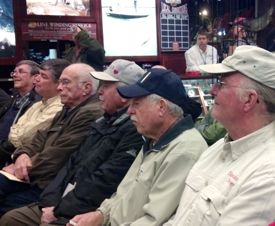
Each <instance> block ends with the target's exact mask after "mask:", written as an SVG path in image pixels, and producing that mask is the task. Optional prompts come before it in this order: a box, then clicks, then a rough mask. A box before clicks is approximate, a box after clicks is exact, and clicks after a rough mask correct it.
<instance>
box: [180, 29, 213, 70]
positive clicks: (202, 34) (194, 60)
mask: <svg viewBox="0 0 275 226" xmlns="http://www.w3.org/2000/svg"><path fill="white" fill-rule="evenodd" d="M208 42H209V34H208V33H207V31H204V30H201V31H199V32H198V34H197V43H196V44H195V45H194V46H192V47H191V48H190V49H188V50H187V51H186V52H185V54H184V55H185V61H186V72H200V69H199V65H204V64H215V63H217V62H218V53H217V49H216V48H215V47H213V46H211V45H208Z"/></svg>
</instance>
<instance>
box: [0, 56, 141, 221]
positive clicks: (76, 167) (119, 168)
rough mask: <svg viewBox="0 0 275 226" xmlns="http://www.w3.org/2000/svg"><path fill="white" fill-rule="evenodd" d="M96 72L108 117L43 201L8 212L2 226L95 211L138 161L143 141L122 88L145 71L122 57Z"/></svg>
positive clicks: (91, 133) (95, 128)
mask: <svg viewBox="0 0 275 226" xmlns="http://www.w3.org/2000/svg"><path fill="white" fill-rule="evenodd" d="M91 74H92V76H93V77H94V78H96V79H98V80H100V81H101V86H100V88H99V91H98V94H99V99H100V102H101V108H102V109H103V110H104V117H101V118H99V119H98V120H97V121H96V122H95V123H92V124H91V129H90V131H89V136H88V137H87V138H86V140H85V141H84V142H83V144H82V145H81V147H80V148H79V150H78V151H77V153H75V154H74V155H73V156H71V158H70V160H69V162H68V163H67V164H66V165H65V166H64V167H63V168H62V169H61V170H60V171H59V173H58V175H57V176H56V178H55V179H54V180H53V181H52V182H51V183H50V184H49V185H48V186H47V187H46V189H45V190H44V192H43V193H42V195H41V196H40V197H41V199H40V202H39V203H34V204H33V205H30V206H26V207H23V208H20V209H15V210H14V211H10V212H8V213H7V214H6V215H4V216H3V217H2V219H1V221H0V225H1V226H4V225H14V226H15V225H16V226H20V225H28V226H32V225H64V224H66V223H67V222H68V221H69V219H70V218H72V217H74V216H75V215H77V214H81V213H84V212H87V211H92V210H95V209H97V208H98V207H99V205H100V203H101V202H102V201H103V200H104V199H105V198H107V197H110V196H111V195H112V193H113V192H115V190H116V188H117V185H118V184H119V182H120V181H121V180H122V178H123V176H124V175H125V173H126V172H127V170H128V168H129V167H130V166H131V164H132V162H133V161H134V159H135V157H136V154H137V152H138V151H139V149H140V148H141V145H142V143H143V139H142V137H141V135H140V134H138V133H137V130H136V128H135V126H134V125H133V123H132V122H131V120H130V116H129V115H128V114H127V113H126V111H127V106H128V100H127V99H125V98H122V97H120V95H119V94H118V92H117V87H118V86H119V87H123V86H125V85H126V84H133V83H135V82H136V81H137V80H138V79H139V78H141V76H142V75H143V74H144V71H143V69H142V68H140V67H139V66H138V65H137V64H135V63H134V62H132V61H128V60H123V59H118V60H115V61H114V62H113V63H112V64H111V65H110V66H109V67H108V68H107V70H106V71H105V72H91ZM71 223H72V222H71Z"/></svg>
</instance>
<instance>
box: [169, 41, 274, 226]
mask: <svg viewBox="0 0 275 226" xmlns="http://www.w3.org/2000/svg"><path fill="white" fill-rule="evenodd" d="M201 69H202V70H203V71H206V72H208V73H213V74H219V75H220V78H219V81H218V82H217V84H215V85H214V86H213V88H212V90H211V94H212V95H213V97H214V99H215V104H214V106H213V112H212V114H213V117H214V118H216V119H217V120H218V121H219V122H221V123H222V124H223V126H224V127H225V128H226V130H227V131H228V134H227V135H226V136H225V137H224V138H223V139H221V140H219V141H217V142H216V143H215V144H214V145H213V146H211V147H210V148H208V149H207V150H206V151H205V152H204V153H203V154H202V155H201V157H200V159H199V160H198V162H197V163H196V164H195V165H194V167H193V168H192V169H191V171H190V173H189V175H188V177H187V179H186V182H185V184H186V186H185V189H184V191H183V194H182V197H181V201H180V205H179V207H178V209H177V212H176V214H175V216H174V217H172V219H171V220H170V221H168V222H167V223H166V224H164V225H165V226H172V225H173V226H181V225H184V226H189V225H190V226H194V225H201V226H213V225H219V226H225V225H228V226H229V225H230V226H231V225H237V226H241V225H257V226H264V225H268V223H270V222H272V220H273V219H274V216H275V215H274V213H275V121H274V119H275V98H274V97H275V55H273V54H272V53H270V52H268V51H266V50H264V49H261V48H259V47H255V46H247V45H244V46H240V47H237V48H236V50H235V52H234V54H233V55H232V56H229V57H227V58H226V59H225V60H223V61H222V63H221V64H214V65H203V66H201Z"/></svg>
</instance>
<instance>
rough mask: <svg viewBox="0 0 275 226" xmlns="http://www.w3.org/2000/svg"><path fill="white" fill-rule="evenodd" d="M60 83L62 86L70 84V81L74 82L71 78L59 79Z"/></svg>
mask: <svg viewBox="0 0 275 226" xmlns="http://www.w3.org/2000/svg"><path fill="white" fill-rule="evenodd" d="M58 83H59V84H60V85H62V86H68V85H69V84H70V83H72V81H70V80H69V79H59V80H58Z"/></svg>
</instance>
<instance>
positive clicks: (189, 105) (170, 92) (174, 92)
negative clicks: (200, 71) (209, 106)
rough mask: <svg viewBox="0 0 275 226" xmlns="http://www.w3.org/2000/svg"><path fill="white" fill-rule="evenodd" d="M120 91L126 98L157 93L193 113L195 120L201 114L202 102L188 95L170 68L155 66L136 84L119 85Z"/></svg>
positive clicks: (185, 110)
mask: <svg viewBox="0 0 275 226" xmlns="http://www.w3.org/2000/svg"><path fill="white" fill-rule="evenodd" d="M118 92H119V94H120V95H121V96H122V97H124V98H135V97H142V96H147V95H150V94H157V95H159V96H161V97H163V98H165V99H167V100H169V101H171V102H172V103H174V104H176V105H178V106H179V107H181V108H182V109H183V111H184V113H186V114H191V116H192V118H193V120H195V119H196V118H197V117H198V116H199V115H200V114H201V106H200V104H199V103H197V102H196V101H194V100H193V99H191V98H189V97H188V95H187V93H186V91H185V88H184V86H183V84H182V82H181V80H180V78H179V76H178V75H177V74H175V73H174V72H172V71H170V70H165V69H160V68H153V69H151V70H149V71H148V72H146V73H145V74H144V76H143V77H142V78H141V79H140V80H139V81H138V82H137V83H136V84H133V85H128V86H122V87H118Z"/></svg>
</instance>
